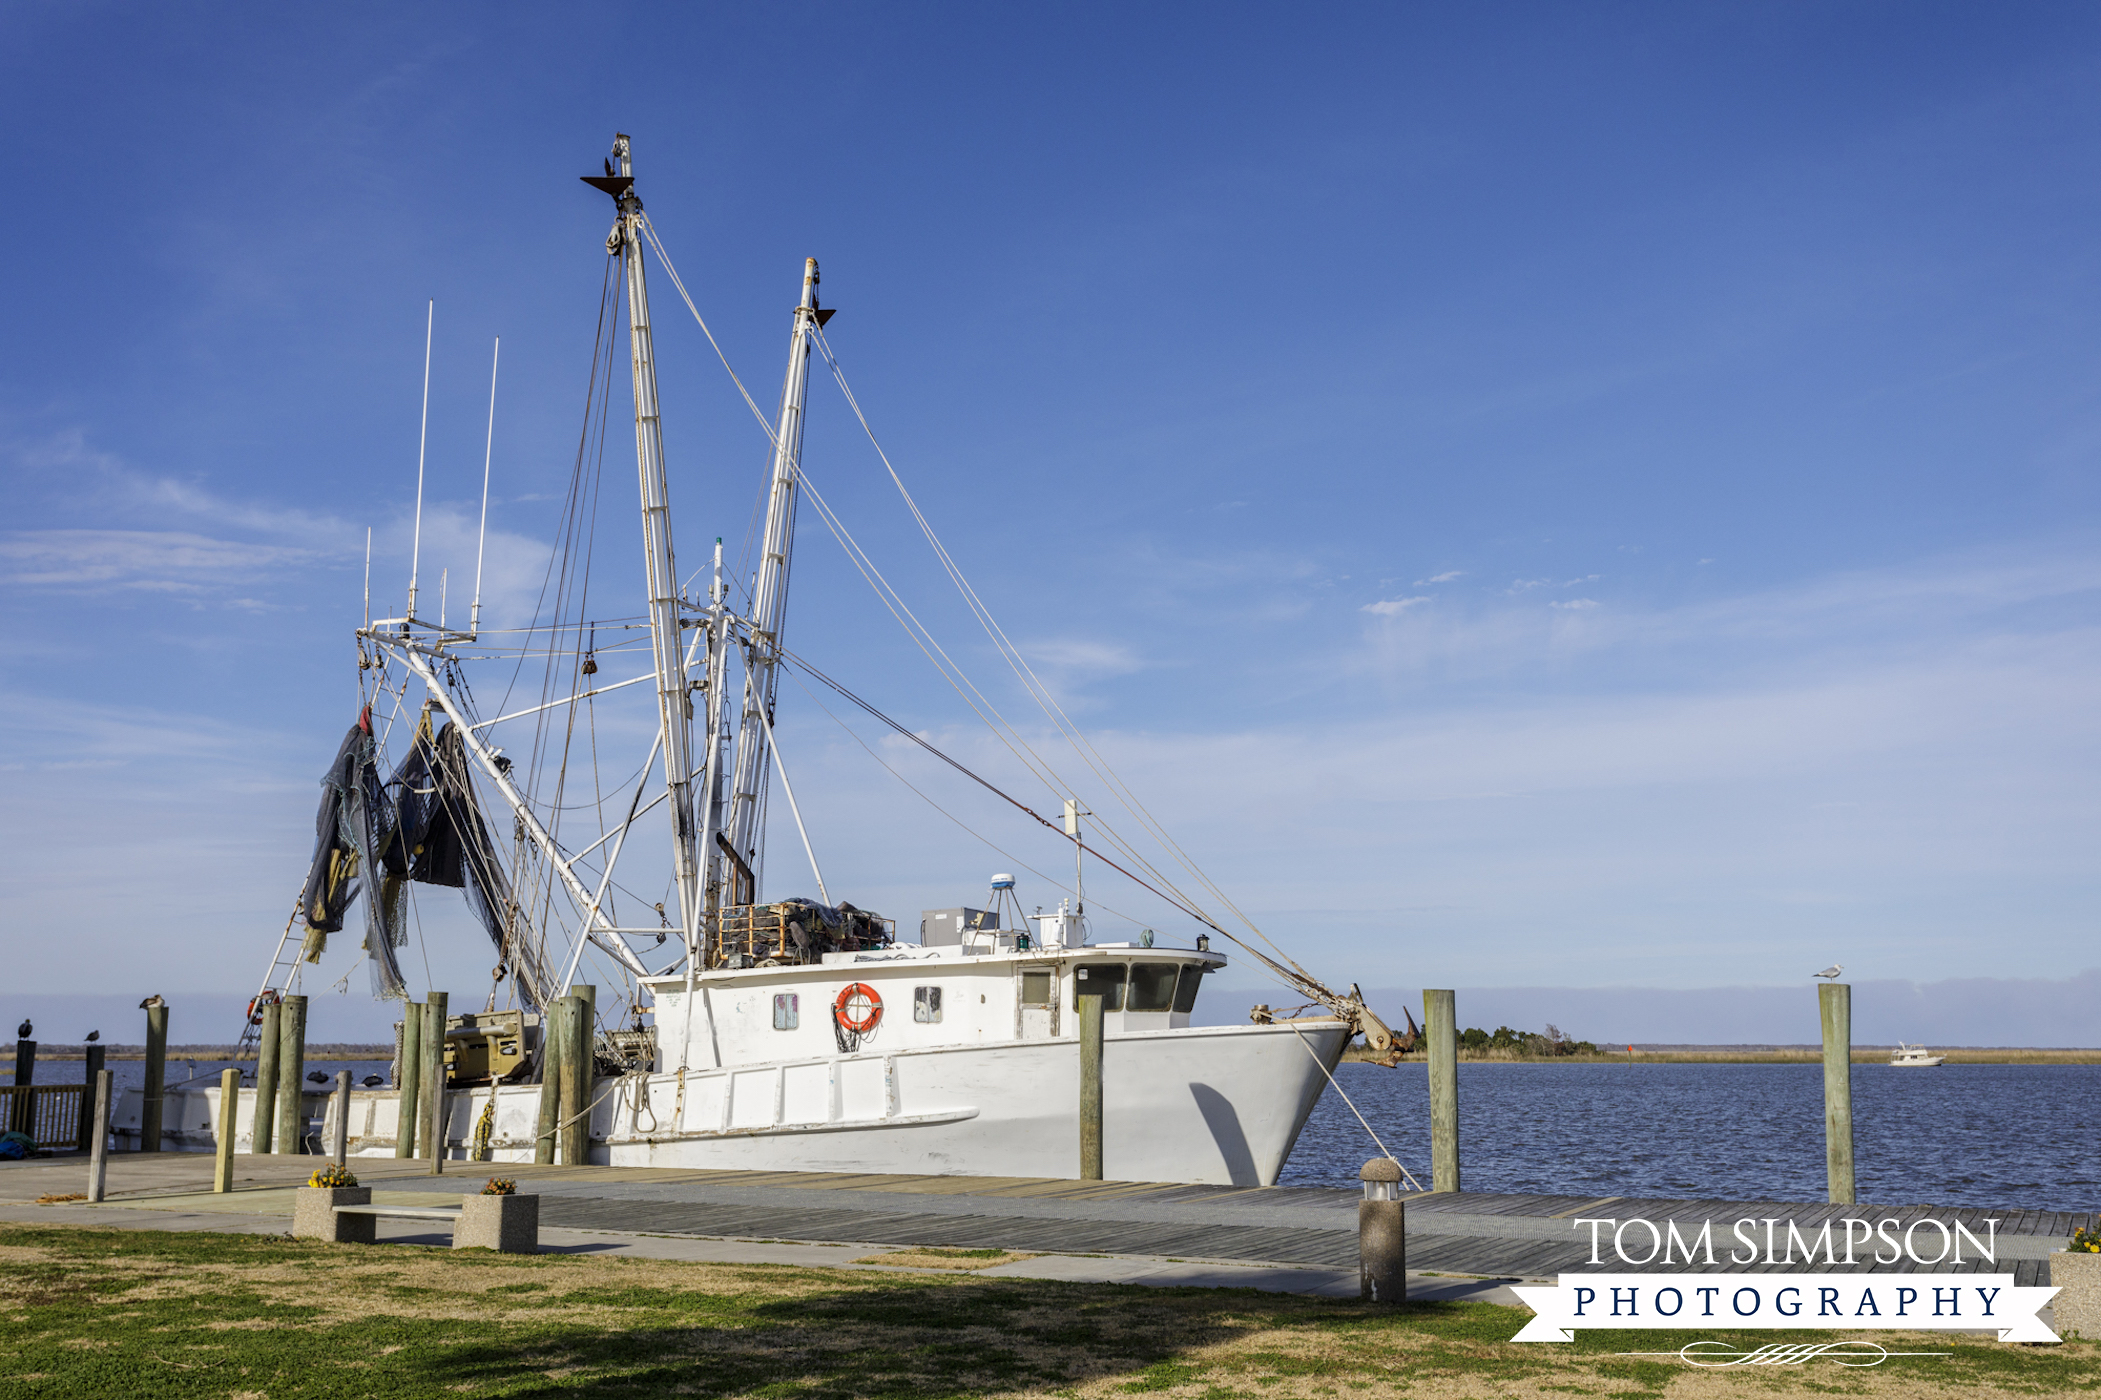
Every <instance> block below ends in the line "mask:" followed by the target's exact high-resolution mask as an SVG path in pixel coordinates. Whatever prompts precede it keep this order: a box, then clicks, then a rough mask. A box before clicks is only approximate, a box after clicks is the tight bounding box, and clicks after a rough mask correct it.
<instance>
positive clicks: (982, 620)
mask: <svg viewBox="0 0 2101 1400" xmlns="http://www.w3.org/2000/svg"><path fill="white" fill-rule="evenodd" d="M813 339H814V341H815V343H816V345H817V348H818V349H819V350H820V351H821V352H822V353H823V355H824V359H825V363H826V365H827V366H829V367H830V369H831V371H832V378H833V380H834V382H836V383H837V384H838V386H839V392H840V393H841V394H843V395H844V396H845V398H846V402H847V406H848V407H850V408H851V409H852V410H853V413H854V417H855V418H856V419H857V420H859V422H860V424H861V431H862V432H863V433H865V434H866V435H867V437H868V442H869V445H870V446H872V447H874V448H875V452H876V456H877V457H879V458H881V459H882V463H883V468H884V470H885V471H887V472H888V473H889V474H890V480H891V482H892V484H893V485H895V486H896V487H897V491H898V494H899V496H901V497H902V498H903V499H904V503H905V507H906V509H907V510H909V511H910V512H911V514H912V518H913V520H914V521H916V522H917V523H918V525H919V529H920V533H921V534H923V535H924V536H925V537H926V540H927V543H928V545H929V546H930V547H931V548H932V549H933V551H934V556H935V558H936V559H937V560H938V561H939V562H940V564H941V566H942V569H943V570H944V571H945V572H946V573H947V574H948V576H949V580H950V581H951V582H952V583H953V584H954V585H955V587H956V590H957V592H959V593H960V594H961V595H962V597H963V600H964V602H965V604H966V605H967V606H968V607H969V608H970V610H971V613H972V615H973V616H975V617H976V618H977V619H978V623H979V625H980V626H981V627H982V628H983V629H984V630H985V634H986V636H987V637H988V638H989V639H990V640H991V641H992V643H993V645H994V647H995V648H997V649H998V651H999V653H1000V655H1001V657H1002V659H1004V660H1005V661H1006V662H1007V665H1008V668H1009V669H1010V670H1012V671H1013V672H1014V675H1015V678H1016V679H1017V680H1019V681H1021V683H1022V688H1023V689H1024V690H1026V691H1027V692H1028V693H1029V696H1030V698H1031V699H1033V700H1035V702H1036V704H1037V707H1038V708H1039V709H1041V710H1042V711H1043V713H1044V716H1045V717H1046V718H1047V719H1049V720H1050V721H1051V724H1052V726H1053V727H1054V728H1055V729H1057V730H1058V732H1059V735H1060V737H1062V738H1064V739H1065V741H1066V742H1067V744H1068V745H1070V746H1071V748H1072V750H1073V752H1074V753H1076V754H1078V755H1079V758H1080V761H1081V762H1082V763H1084V764H1085V765H1086V766H1087V767H1088V768H1089V769H1090V770H1092V771H1093V773H1094V775H1095V777H1096V778H1098V779H1100V780H1101V781H1102V782H1103V783H1104V784H1105V785H1106V786H1108V788H1109V790H1110V793H1111V795H1112V796H1114V797H1115V798H1116V800H1117V801H1118V802H1120V803H1121V804H1122V805H1123V806H1124V808H1125V810H1127V811H1129V812H1131V814H1132V815H1133V816H1135V817H1137V819H1138V821H1139V824H1140V825H1141V826H1143V827H1144V828H1145V829H1146V830H1147V832H1148V833H1149V834H1150V835H1152V836H1153V838H1154V839H1155V840H1157V841H1159V842H1160V843H1161V845H1162V846H1164V847H1165V848H1166V849H1167V850H1168V851H1169V852H1171V853H1172V854H1173V855H1174V857H1175V859H1176V861H1177V862H1178V863H1179V864H1180V865H1181V866H1182V868H1183V869H1184V870H1186V871H1188V872H1189V874H1190V875H1191V876H1193V877H1194V878H1195V879H1196V880H1197V882H1198V883H1199V884H1201V885H1202V886H1203V887H1204V889H1205V890H1207V891H1208V892H1209V893H1210V894H1211V895H1212V896H1213V897H1214V898H1216V899H1217V900H1218V901H1219V902H1220V903H1221V904H1223V905H1224V906H1225V907H1226V908H1227V909H1230V910H1232V912H1233V914H1234V916H1235V917H1237V918H1238V919H1239V920H1240V922H1241V923H1242V924H1244V925H1245V926H1246V927H1247V929H1248V931H1249V932H1251V933H1253V934H1254V935H1255V936H1256V937H1257V938H1259V939H1261V940H1262V941H1263V942H1264V943H1266V944H1268V945H1269V947H1270V948H1271V949H1272V950H1273V951H1274V952H1276V953H1277V955H1278V956H1279V957H1282V958H1284V960H1285V961H1286V962H1288V963H1291V966H1292V967H1293V968H1294V969H1295V970H1296V971H1298V972H1300V973H1301V974H1304V975H1308V976H1309V977H1310V974H1306V973H1305V969H1304V968H1302V967H1299V966H1298V964H1297V963H1296V962H1295V961H1293V960H1292V959H1291V957H1290V955H1289V954H1287V953H1285V952H1284V950H1283V949H1282V948H1280V947H1278V946H1277V944H1276V943H1275V941H1274V940H1272V939H1271V938H1270V937H1269V936H1268V935H1267V934H1265V933H1263V932H1262V930H1261V929H1260V928H1258V927H1257V926H1256V925H1255V923H1254V921H1253V920H1252V919H1250V918H1248V916H1247V915H1246V914H1245V913H1244V912H1242V910H1241V909H1240V907H1239V906H1238V905H1236V904H1235V903H1234V902H1233V901H1232V899H1231V898H1230V897H1229V896H1227V894H1226V893H1225V891H1224V890H1222V889H1220V888H1219V886H1218V885H1217V884H1216V883H1215V882H1214V881H1212V880H1211V878H1210V877H1209V876H1207V875H1205V874H1204V872H1203V871H1202V870H1201V869H1200V868H1198V866H1197V865H1196V862H1195V861H1194V860H1192V859H1191V858H1190V857H1189V855H1188V853H1187V852H1186V851H1184V850H1183V849H1182V848H1181V846H1180V845H1179V844H1178V843H1177V842H1175V840H1174V839H1173V838H1172V837H1171V836H1169V835H1168V834H1167V830H1166V828H1165V827H1163V826H1162V825H1161V824H1160V822H1159V821H1158V819H1156V818H1155V817H1154V816H1153V815H1152V813H1151V812H1150V811H1149V810H1148V809H1147V808H1146V807H1145V805H1144V804H1143V803H1142V802H1140V801H1139V800H1138V797H1137V794H1136V793H1134V792H1132V791H1131V789H1130V786H1129V785H1128V784H1127V783H1125V782H1124V781H1123V778H1122V776H1121V775H1120V774H1118V773H1117V772H1116V771H1115V769H1114V768H1113V766H1111V765H1110V763H1109V761H1108V759H1107V758H1105V757H1103V756H1102V754H1101V752H1100V750H1098V749H1096V748H1095V747H1094V745H1093V743H1092V742H1091V741H1089V740H1088V739H1087V737H1086V735H1085V734H1084V733H1083V732H1082V731H1081V730H1080V728H1079V726H1078V725H1076V724H1074V723H1073V722H1072V719H1071V717H1070V716H1069V715H1067V714H1066V713H1065V710H1064V707H1063V706H1061V705H1059V704H1058V702H1057V698H1056V697H1055V696H1054V695H1052V694H1051V692H1050V689H1049V687H1048V686H1046V685H1044V683H1043V681H1042V680H1041V678H1040V677H1038V676H1037V675H1036V673H1035V671H1034V669H1033V668H1031V667H1030V666H1029V664H1028V661H1027V659H1026V658H1024V657H1023V656H1022V654H1021V651H1020V649H1019V648H1018V647H1016V646H1015V645H1014V642H1013V640H1012V639H1011V638H1009V637H1008V636H1007V634H1006V631H1005V629H1003V628H1001V627H1000V625H999V622H998V620H997V619H996V618H994V617H993V616H992V611H991V609H990V608H988V607H987V606H986V605H985V602H984V600H983V599H982V598H980V597H979V596H978V593H977V590H976V589H974V588H972V587H971V585H970V581H969V580H968V579H967V578H965V577H964V575H963V571H962V569H961V567H960V566H958V565H957V564H956V562H955V559H954V557H953V556H951V555H950V554H949V552H948V549H947V547H946V546H944V545H943V544H942V543H941V539H940V537H939V535H937V534H936V533H935V531H934V527H933V523H932V522H931V521H929V520H928V519H927V518H926V515H925V513H924V512H923V511H921V510H920V508H919V503H918V502H917V501H916V500H914V499H913V497H912V493H911V492H910V491H909V490H907V489H906V487H905V483H904V480H903V478H902V477H900V476H899V475H898V471H897V467H896V466H895V465H894V464H893V463H892V462H891V460H890V454H889V453H887V452H885V451H884V450H883V445H882V443H881V442H880V441H878V440H877V438H876V435H875V429H874V428H873V427H871V426H870V424H869V422H868V417H867V415H866V414H865V413H863V412H862V411H861V404H860V401H859V400H858V399H856V398H855V397H854V392H853V389H852V388H851V387H850V386H849V385H848V384H847V382H846V372H845V370H844V369H843V368H842V367H841V366H840V364H839V359H838V356H836V355H835V354H833V352H832V347H831V344H830V342H829V341H827V340H826V339H825V337H824V332H823V330H822V328H819V329H818V330H817V331H816V332H815V334H814V336H813ZM972 689H973V690H975V689H976V687H975V686H973V687H972ZM988 703H989V702H988ZM995 713H996V712H995ZM1000 722H1001V724H1003V725H1004V724H1007V721H1006V720H1005V718H1004V717H1002V718H1001V720H1000ZM1007 727H1008V728H1009V730H1012V726H1011V725H1007ZM1015 738H1016V740H1017V741H1019V742H1021V743H1022V745H1023V746H1024V747H1027V741H1026V740H1023V739H1021V736H1020V735H1019V733H1016V734H1015ZM1030 752H1031V755H1032V756H1035V757H1037V760H1038V762H1039V763H1041V764H1042V766H1043V768H1044V769H1045V771H1048V772H1050V773H1051V774H1052V776H1053V777H1056V776H1057V775H1056V772H1055V770H1054V769H1052V768H1051V766H1050V764H1049V763H1048V762H1047V761H1045V760H1043V759H1041V757H1040V756H1037V755H1035V754H1034V750H1033V749H1031V750H1030ZM1058 782H1059V783H1060V784H1061V785H1062V784H1063V779H1062V778H1061V779H1058ZM1066 787H1067V792H1069V791H1070V787H1069V785H1066ZM1055 795H1057V796H1060V797H1062V796H1065V795H1067V793H1063V792H1060V793H1055ZM1095 825H1096V827H1097V829H1100V830H1102V831H1103V832H1104V833H1105V834H1107V835H1108V836H1109V837H1110V839H1111V840H1112V841H1113V842H1114V843H1115V845H1116V846H1117V847H1118V849H1120V850H1121V851H1123V852H1124V853H1125V854H1127V855H1129V856H1130V857H1131V859H1132V860H1133V861H1134V862H1136V863H1138V864H1140V865H1142V866H1144V867H1145V869H1146V871H1147V873H1148V874H1150V875H1152V876H1153V877H1154V878H1156V879H1157V880H1159V881H1160V882H1161V883H1162V884H1164V885H1166V886H1167V888H1168V890H1169V891H1170V892H1171V893H1172V894H1173V895H1174V896H1175V897H1176V898H1177V899H1180V900H1181V901H1183V902H1184V903H1185V904H1187V905H1189V906H1191V907H1192V908H1200V906H1199V905H1198V902H1197V901H1196V900H1194V899H1191V898H1190V897H1189V896H1188V895H1186V894H1185V893H1183V892H1182V891H1181V890H1179V889H1177V888H1175V886H1174V883H1173V881H1171V880H1169V879H1168V877H1167V876H1166V874H1165V873H1164V872H1162V871H1160V870H1159V869H1158V868H1157V867H1156V866H1154V865H1153V863H1152V862H1151V861H1150V860H1148V859H1146V857H1145V856H1144V855H1142V854H1141V853H1140V852H1138V851H1137V850H1135V849H1133V848H1132V846H1131V845H1130V843H1129V842H1127V841H1125V840H1124V839H1123V838H1122V837H1121V835H1119V834H1118V833H1117V832H1116V831H1115V829H1114V828H1113V827H1110V826H1109V825H1108V823H1106V822H1105V821H1103V820H1102V819H1101V817H1100V816H1099V815H1098V814H1097V816H1096V818H1095ZM1221 932H1223V930H1221ZM1236 941H1237V940H1236Z"/></svg>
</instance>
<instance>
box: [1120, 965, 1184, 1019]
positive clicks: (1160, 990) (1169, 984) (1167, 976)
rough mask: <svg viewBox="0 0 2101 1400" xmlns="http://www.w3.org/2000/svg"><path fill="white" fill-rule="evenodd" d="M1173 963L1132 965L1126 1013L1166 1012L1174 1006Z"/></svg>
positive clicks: (1126, 999) (1125, 1005)
mask: <svg viewBox="0 0 2101 1400" xmlns="http://www.w3.org/2000/svg"><path fill="white" fill-rule="evenodd" d="M1175 972H1176V966H1175V964H1173V963H1132V964H1131V989H1130V993H1129V995H1128V996H1126V998H1125V999H1124V1010H1126V1011H1165V1010H1167V1009H1168V1008H1169V1007H1171V1006H1173V1005H1174V1000H1175Z"/></svg>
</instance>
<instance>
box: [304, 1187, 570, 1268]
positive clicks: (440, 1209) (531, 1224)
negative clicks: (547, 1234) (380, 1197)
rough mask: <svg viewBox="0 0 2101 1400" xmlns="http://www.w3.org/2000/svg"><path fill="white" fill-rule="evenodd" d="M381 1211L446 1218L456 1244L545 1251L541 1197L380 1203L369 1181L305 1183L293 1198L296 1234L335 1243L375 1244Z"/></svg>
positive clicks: (508, 1250) (396, 1216)
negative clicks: (428, 1203) (542, 1246)
mask: <svg viewBox="0 0 2101 1400" xmlns="http://www.w3.org/2000/svg"><path fill="white" fill-rule="evenodd" d="M382 1216H385V1217H391V1218H394V1219H399V1220H443V1221H445V1222H447V1224H448V1225H449V1227H450V1228H451V1230H452V1247H453V1248H454V1249H493V1250H496V1251H498V1252H500V1253H503V1254H537V1253H538V1252H539V1250H540V1198H539V1197H538V1196H479V1195H477V1196H462V1197H461V1198H460V1204H458V1205H456V1206H376V1205H374V1204H372V1188H371V1187H369V1186H333V1187H315V1186H302V1187H300V1188H299V1193H298V1195H297V1196H296V1197H295V1198H294V1200H293V1203H292V1235H293V1237H294V1238H295V1239H303V1240H327V1241H328V1242H329V1243H331V1244H374V1243H376V1242H377V1240H378V1228H377V1227H378V1224H379V1220H380V1218H381V1217H382Z"/></svg>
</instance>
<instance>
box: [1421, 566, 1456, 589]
mask: <svg viewBox="0 0 2101 1400" xmlns="http://www.w3.org/2000/svg"><path fill="white" fill-rule="evenodd" d="M1465 577H1466V570H1464V569H1447V570H1445V571H1444V572H1443V573H1441V574H1432V575H1430V577H1428V578H1419V579H1417V580H1416V581H1415V586H1416V587H1417V588H1427V587H1429V586H1430V585H1431V584H1433V583H1450V582H1451V581H1452V580H1453V579H1455V578H1465Z"/></svg>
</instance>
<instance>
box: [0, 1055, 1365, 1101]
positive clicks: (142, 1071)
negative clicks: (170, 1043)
mask: <svg viewBox="0 0 2101 1400" xmlns="http://www.w3.org/2000/svg"><path fill="white" fill-rule="evenodd" d="M13 1068H14V1060H13V1059H12V1058H10V1059H9V1060H8V1061H7V1066H6V1069H5V1070H0V1073H6V1074H7V1079H6V1080H5V1082H6V1083H9V1084H12V1083H13V1082H14V1075H13V1073H12V1071H13ZM103 1068H104V1069H106V1070H109V1071H111V1072H112V1073H113V1074H115V1076H116V1084H117V1087H118V1088H119V1089H136V1088H138V1087H140V1086H141V1085H143V1084H144V1083H145V1082H146V1062H145V1061H144V1060H111V1061H110V1062H109V1063H107V1064H105V1065H104V1066H103ZM306 1068H307V1071H308V1072H309V1073H312V1072H314V1071H316V1070H318V1071H320V1072H321V1074H323V1075H324V1076H326V1078H327V1082H326V1083H324V1084H314V1083H309V1084H308V1085H307V1086H306V1087H307V1088H308V1089H311V1090H317V1091H318V1090H322V1089H333V1088H334V1087H335V1083H336V1071H337V1070H342V1069H347V1070H349V1071H350V1082H351V1083H352V1084H354V1085H357V1086H359V1087H362V1086H363V1084H364V1081H365V1076H366V1075H368V1074H376V1075H378V1076H379V1077H380V1078H382V1079H384V1078H386V1075H387V1062H386V1061H385V1060H308V1061H307V1062H306ZM228 1069H238V1070H239V1071H240V1072H241V1082H242V1083H243V1084H246V1085H247V1086H248V1087H249V1088H251V1089H252V1088H254V1087H255V1061H253V1060H243V1061H241V1062H240V1063H239V1064H235V1063H234V1062H233V1061H232V1060H177V1059H171V1060H169V1061H168V1068H167V1075H166V1077H167V1082H168V1087H170V1088H174V1087H175V1086H176V1085H178V1084H183V1083H186V1082H188V1081H189V1080H190V1078H191V1076H192V1075H194V1076H195V1077H196V1079H197V1082H198V1083H200V1084H203V1085H208V1086H210V1087H212V1088H217V1087H218V1086H219V1072H220V1071H221V1070H228ZM86 1070H87V1061H86V1060H38V1061H37V1062H36V1082H37V1083H39V1084H78V1083H79V1082H80V1076H81V1075H82V1074H83V1073H85V1072H86ZM1351 1092H1353V1093H1354V1092H1355V1091H1354V1090H1352V1091H1351Z"/></svg>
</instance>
